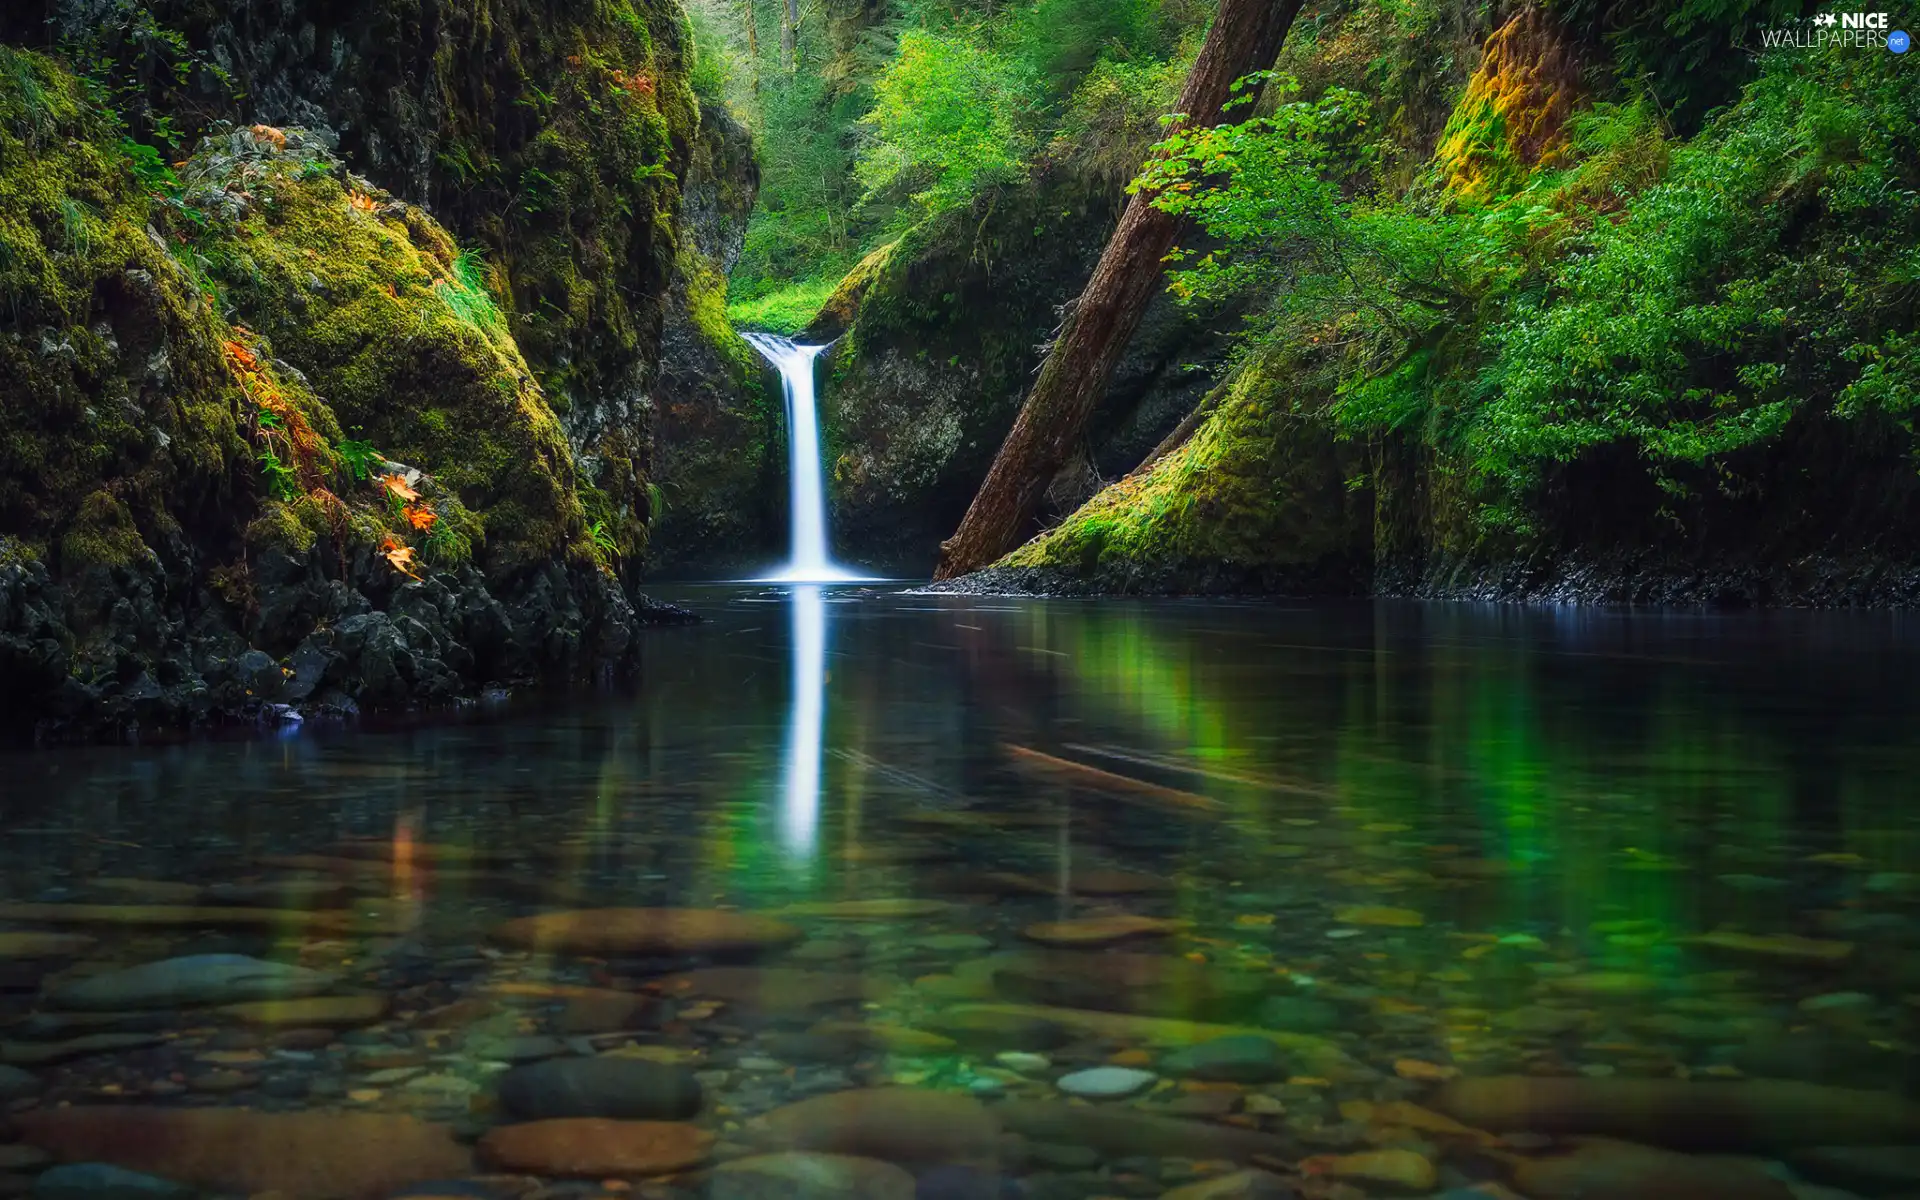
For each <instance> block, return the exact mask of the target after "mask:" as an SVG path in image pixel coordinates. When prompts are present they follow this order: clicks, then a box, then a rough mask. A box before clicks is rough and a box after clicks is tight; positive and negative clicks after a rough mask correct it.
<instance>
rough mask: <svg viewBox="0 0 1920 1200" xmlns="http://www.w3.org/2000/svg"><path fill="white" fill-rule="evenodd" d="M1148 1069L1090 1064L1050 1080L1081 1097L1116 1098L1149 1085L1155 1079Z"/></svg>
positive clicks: (1133, 1093) (1092, 1098) (1121, 1097)
mask: <svg viewBox="0 0 1920 1200" xmlns="http://www.w3.org/2000/svg"><path fill="white" fill-rule="evenodd" d="M1159 1078H1160V1077H1159V1076H1158V1075H1155V1074H1154V1073H1153V1072H1152V1071H1141V1070H1136V1069H1135V1068H1133V1067H1092V1068H1089V1069H1088V1070H1085V1071H1075V1072H1073V1073H1072V1074H1071V1075H1062V1076H1061V1077H1060V1078H1059V1079H1056V1080H1054V1086H1055V1087H1057V1088H1059V1089H1060V1090H1061V1091H1063V1092H1065V1093H1066V1094H1067V1095H1069V1096H1078V1097H1080V1098H1081V1099H1083V1100H1119V1099H1123V1098H1125V1097H1127V1096H1132V1095H1135V1094H1137V1093H1139V1092H1142V1091H1145V1090H1146V1089H1147V1088H1149V1087H1152V1086H1153V1084H1154V1081H1155V1080H1157V1079H1159Z"/></svg>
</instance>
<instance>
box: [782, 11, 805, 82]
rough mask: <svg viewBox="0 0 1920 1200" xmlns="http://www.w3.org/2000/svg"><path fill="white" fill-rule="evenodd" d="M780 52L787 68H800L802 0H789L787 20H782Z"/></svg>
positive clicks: (796, 69)
mask: <svg viewBox="0 0 1920 1200" xmlns="http://www.w3.org/2000/svg"><path fill="white" fill-rule="evenodd" d="M780 53H781V54H782V55H783V56H784V57H785V58H786V63H787V70H789V71H798V70H799V69H800V0H787V16H786V20H784V21H782V22H780Z"/></svg>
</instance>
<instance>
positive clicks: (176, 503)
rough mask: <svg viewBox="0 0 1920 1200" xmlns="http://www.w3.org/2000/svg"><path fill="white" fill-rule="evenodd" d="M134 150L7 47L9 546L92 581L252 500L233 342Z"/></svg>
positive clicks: (3, 211) (1, 513) (1, 184)
mask: <svg viewBox="0 0 1920 1200" xmlns="http://www.w3.org/2000/svg"><path fill="white" fill-rule="evenodd" d="M117 137H118V135H117V133H116V132H115V130H114V129H113V128H112V127H111V126H110V124H109V123H108V121H107V119H106V117H105V116H104V115H102V114H101V113H100V112H99V110H98V108H97V107H96V106H95V105H94V103H93V102H92V100H91V99H90V97H89V96H88V95H87V94H86V92H85V91H84V90H83V88H82V87H81V85H80V83H79V82H78V81H77V80H76V79H75V78H74V77H73V76H72V75H70V74H69V73H68V72H66V71H65V70H64V69H63V68H61V67H60V66H59V65H57V64H56V63H55V62H53V61H52V60H51V59H48V58H46V57H44V56H41V55H37V54H33V53H29V52H25V51H19V50H13V49H9V48H6V47H0V532H4V533H6V534H8V535H11V536H13V537H15V538H18V539H21V540H22V541H24V542H27V543H40V544H49V545H50V544H53V543H56V542H57V543H58V545H59V550H58V553H57V555H56V556H55V557H56V559H57V560H61V561H66V562H71V563H74V564H80V563H87V564H106V565H113V564H125V563H128V562H131V561H133V560H135V559H138V558H141V557H143V553H142V552H143V551H144V549H145V542H144V540H143V539H144V538H149V537H158V536H163V535H167V534H170V533H171V532H173V531H176V530H178V529H180V528H181V527H182V526H183V525H184V526H186V527H188V529H189V531H190V532H204V531H206V530H208V529H209V528H210V527H212V526H217V525H226V524H228V523H229V522H230V517H229V514H230V511H231V506H232V502H233V499H234V496H235V494H236V493H242V494H244V492H245V491H246V489H247V487H248V481H247V478H246V474H245V466H246V463H247V461H248V459H249V458H250V457H251V455H250V452H249V450H248V447H247V444H246V440H245V437H244V435H243V433H242V417H241V414H242V403H243V397H242V395H241V393H240V391H239V389H238V388H237V387H236V386H235V384H234V381H233V379H232V377H231V375H230V374H229V372H228V371H227V370H226V368H225V364H224V362H223V358H222V351H221V345H222V341H223V340H224V338H225V337H226V335H227V327H226V325H225V323H224V322H223V321H222V320H221V319H220V318H219V317H218V316H217V315H216V314H215V313H214V311H213V310H212V308H211V306H210V305H209V304H208V303H207V301H206V299H205V297H203V296H202V294H201V293H200V291H199V289H198V288H197V287H196V286H195V285H194V283H193V281H192V280H191V278H190V277H189V275H188V273H187V272H186V271H185V270H183V269H182V267H181V265H180V264H179V263H178V262H177V261H176V260H175V259H174V257H173V256H172V254H170V253H169V250H168V247H167V245H166V243H165V242H164V241H162V240H160V239H159V238H157V237H156V236H155V235H154V234H153V233H151V232H150V221H151V219H152V217H153V215H154V214H153V204H152V201H151V199H150V198H149V196H148V195H147V193H146V192H145V191H144V190H143V189H142V188H141V187H140V186H139V185H138V183H137V182H136V180H135V178H134V175H133V173H132V171H131V170H130V168H129V163H128V161H127V159H126V158H125V157H124V155H123V154H122V153H121V151H120V149H119V143H118V140H117Z"/></svg>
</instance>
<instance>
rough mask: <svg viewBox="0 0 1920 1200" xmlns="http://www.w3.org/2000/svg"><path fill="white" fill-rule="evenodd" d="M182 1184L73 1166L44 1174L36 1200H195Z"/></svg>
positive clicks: (114, 1169)
mask: <svg viewBox="0 0 1920 1200" xmlns="http://www.w3.org/2000/svg"><path fill="white" fill-rule="evenodd" d="M193 1195H194V1190H193V1189H192V1188H190V1187H188V1186H187V1185H186V1184H183V1183H175V1182H174V1181H173V1180H171V1179H162V1178H160V1177H159V1176H158V1175H143V1174H141V1173H140V1172H139V1171H128V1170H125V1169H123V1168H120V1167H115V1166H109V1165H108V1164H106V1163H72V1164H70V1165H68V1166H64V1167H54V1168H53V1169H51V1170H48V1171H42V1172H41V1173H40V1177H39V1178H38V1179H35V1180H34V1181H33V1200H193Z"/></svg>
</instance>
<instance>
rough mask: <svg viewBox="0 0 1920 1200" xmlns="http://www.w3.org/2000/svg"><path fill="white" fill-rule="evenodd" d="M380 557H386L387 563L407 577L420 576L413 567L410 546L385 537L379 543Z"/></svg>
mask: <svg viewBox="0 0 1920 1200" xmlns="http://www.w3.org/2000/svg"><path fill="white" fill-rule="evenodd" d="M380 557H381V558H384V559H386V560H387V563H388V564H389V565H390V566H392V567H393V569H394V570H396V571H398V572H400V573H401V574H402V575H405V576H406V577H407V578H409V579H418V578H420V574H419V572H417V571H415V570H414V569H413V547H412V546H404V545H401V544H400V543H399V542H397V541H395V540H394V539H392V538H387V539H386V540H385V541H383V542H381V543H380Z"/></svg>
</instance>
